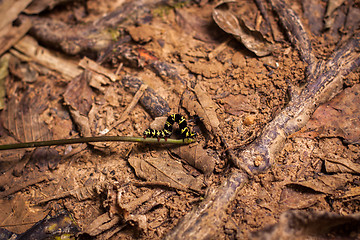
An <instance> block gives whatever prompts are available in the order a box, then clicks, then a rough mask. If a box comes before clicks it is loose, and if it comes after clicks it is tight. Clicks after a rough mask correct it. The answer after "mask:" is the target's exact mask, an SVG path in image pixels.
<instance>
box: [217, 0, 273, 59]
mask: <svg viewBox="0 0 360 240" xmlns="http://www.w3.org/2000/svg"><path fill="white" fill-rule="evenodd" d="M226 6H227V3H221V4H219V5H217V6H216V7H215V9H214V11H213V19H214V21H215V22H216V24H217V25H218V26H219V27H220V28H221V29H222V30H224V31H225V32H227V33H229V34H232V35H233V36H234V37H235V38H236V39H237V40H238V41H240V42H241V43H242V44H244V46H245V47H246V48H247V49H249V50H250V51H252V52H253V53H255V54H256V55H257V56H259V57H263V56H266V55H269V54H270V53H271V52H272V50H273V47H272V45H271V43H269V42H268V41H267V40H266V39H265V38H264V37H263V36H262V34H261V33H260V32H259V31H257V30H252V29H250V28H249V27H247V26H246V23H245V22H244V21H243V20H242V19H241V17H240V16H237V17H236V16H235V15H234V14H233V13H232V12H231V10H229V9H227V8H226Z"/></svg>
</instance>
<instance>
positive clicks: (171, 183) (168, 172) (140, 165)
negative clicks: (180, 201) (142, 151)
mask: <svg viewBox="0 0 360 240" xmlns="http://www.w3.org/2000/svg"><path fill="white" fill-rule="evenodd" d="M129 163H130V165H131V166H132V167H133V168H134V169H135V173H136V175H137V176H138V177H139V178H142V179H146V180H147V181H149V182H154V183H158V184H163V185H165V186H168V187H171V188H175V189H180V190H183V191H196V192H201V188H202V187H203V185H204V184H203V181H202V180H201V179H199V178H195V177H193V176H191V175H189V174H188V173H187V172H186V171H185V169H184V168H183V166H182V164H181V163H179V162H177V161H174V160H166V159H162V158H148V159H146V160H144V159H139V158H136V157H130V158H129Z"/></svg>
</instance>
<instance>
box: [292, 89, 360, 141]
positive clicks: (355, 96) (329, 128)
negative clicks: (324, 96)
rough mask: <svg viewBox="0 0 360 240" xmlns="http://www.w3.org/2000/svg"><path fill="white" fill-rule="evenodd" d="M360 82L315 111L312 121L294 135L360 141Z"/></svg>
mask: <svg viewBox="0 0 360 240" xmlns="http://www.w3.org/2000/svg"><path fill="white" fill-rule="evenodd" d="M359 126H360V84H356V85H354V86H353V87H351V88H347V89H345V90H344V91H342V92H341V93H340V94H339V95H337V96H336V97H335V98H333V99H332V100H331V101H330V102H327V103H325V104H323V105H321V106H319V108H318V109H317V110H316V111H315V112H314V114H313V116H312V118H311V119H310V121H309V122H308V123H307V124H306V126H305V127H304V128H303V129H302V130H301V132H298V133H296V134H295V135H294V136H299V137H310V138H315V137H341V138H344V139H345V141H346V142H348V143H350V144H359V143H360V128H359Z"/></svg>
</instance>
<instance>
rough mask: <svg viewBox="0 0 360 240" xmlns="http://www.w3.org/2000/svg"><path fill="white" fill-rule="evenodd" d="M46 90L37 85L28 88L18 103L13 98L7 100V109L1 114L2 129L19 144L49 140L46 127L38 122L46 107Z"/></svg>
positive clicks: (49, 135)
mask: <svg viewBox="0 0 360 240" xmlns="http://www.w3.org/2000/svg"><path fill="white" fill-rule="evenodd" d="M47 90H48V89H47V88H46V87H45V86H40V85H38V86H37V88H36V89H35V88H29V89H27V91H26V92H25V93H24V95H23V97H22V98H21V100H20V101H18V100H17V99H16V97H13V98H11V99H10V100H9V103H8V106H11V107H9V108H8V109H6V110H5V111H3V112H2V114H1V117H2V122H3V125H4V127H5V128H6V129H7V130H8V131H9V132H10V133H11V134H12V135H13V136H14V137H15V138H16V139H17V140H18V141H21V142H31V141H41V140H49V139H51V133H50V131H49V130H48V127H47V125H46V124H45V123H44V122H43V121H41V120H40V115H41V114H42V113H43V112H44V111H45V109H46V108H47V107H48V106H47V105H48V103H47V100H48V99H47V98H46V97H44V96H47V92H46V91H47Z"/></svg>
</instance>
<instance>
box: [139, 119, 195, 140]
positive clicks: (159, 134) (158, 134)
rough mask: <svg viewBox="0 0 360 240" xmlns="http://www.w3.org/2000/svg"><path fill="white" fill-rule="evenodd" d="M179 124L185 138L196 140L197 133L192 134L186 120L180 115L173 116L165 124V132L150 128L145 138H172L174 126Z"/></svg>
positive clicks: (145, 133) (145, 132) (146, 131)
mask: <svg viewBox="0 0 360 240" xmlns="http://www.w3.org/2000/svg"><path fill="white" fill-rule="evenodd" d="M174 123H177V124H178V125H179V129H180V134H181V136H182V137H183V138H194V137H195V136H196V134H195V133H193V132H191V131H190V129H189V128H188V126H187V122H186V119H185V118H184V117H183V116H182V115H180V114H178V113H175V114H171V115H170V116H169V117H168V118H167V119H166V122H165V125H164V129H163V130H155V129H151V128H148V129H146V130H145V131H144V137H152V138H167V137H170V136H171V134H172V132H173V125H174Z"/></svg>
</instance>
